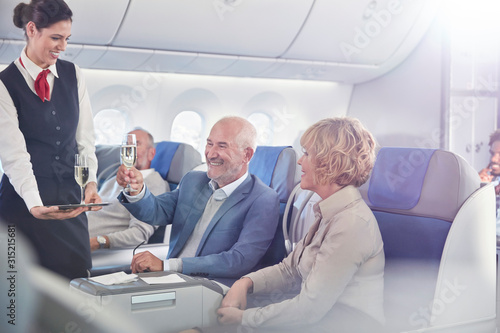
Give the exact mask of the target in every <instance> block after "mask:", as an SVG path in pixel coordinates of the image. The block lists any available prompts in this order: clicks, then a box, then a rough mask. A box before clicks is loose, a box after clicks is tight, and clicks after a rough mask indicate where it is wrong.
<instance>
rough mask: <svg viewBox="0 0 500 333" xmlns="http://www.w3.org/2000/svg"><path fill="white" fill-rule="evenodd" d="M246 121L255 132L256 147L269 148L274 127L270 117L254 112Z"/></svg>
mask: <svg viewBox="0 0 500 333" xmlns="http://www.w3.org/2000/svg"><path fill="white" fill-rule="evenodd" d="M248 121H249V122H251V123H252V125H254V126H255V129H256V130H257V145H258V146H271V145H272V144H273V139H274V131H273V129H274V126H273V120H272V119H271V117H270V116H269V115H268V114H266V113H264V112H254V113H252V114H251V115H250V116H248Z"/></svg>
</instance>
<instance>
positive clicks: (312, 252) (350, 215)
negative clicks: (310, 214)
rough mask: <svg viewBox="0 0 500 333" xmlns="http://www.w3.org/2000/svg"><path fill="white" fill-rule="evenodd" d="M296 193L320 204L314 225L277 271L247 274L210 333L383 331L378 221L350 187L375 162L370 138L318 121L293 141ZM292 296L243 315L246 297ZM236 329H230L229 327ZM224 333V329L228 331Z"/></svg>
mask: <svg viewBox="0 0 500 333" xmlns="http://www.w3.org/2000/svg"><path fill="white" fill-rule="evenodd" d="M300 144H301V146H302V147H303V150H304V155H303V156H302V157H301V158H300V159H299V161H298V164H299V165H301V167H302V178H301V183H300V184H301V188H302V189H306V190H311V191H314V192H316V193H317V194H318V195H319V196H320V197H321V199H322V200H321V201H319V202H318V203H317V204H316V205H315V207H314V211H315V215H316V220H315V222H314V223H313V224H312V226H311V228H310V229H309V231H308V233H307V235H306V236H305V237H304V238H303V239H302V240H301V241H300V242H299V243H298V244H297V246H296V247H295V249H294V250H293V252H292V253H291V254H290V255H289V256H288V257H287V258H285V259H284V260H283V261H282V262H281V263H279V264H277V265H274V266H271V267H267V268H264V269H261V270H259V271H257V272H254V273H250V274H248V275H246V276H244V277H243V278H241V279H240V280H238V281H237V282H236V283H234V285H233V286H232V287H231V289H230V290H229V292H228V294H227V295H226V297H225V298H224V300H223V302H222V305H221V307H220V309H219V310H218V315H219V322H220V324H222V325H229V326H227V327H218V328H217V329H216V330H215V331H218V332H222V331H226V330H227V331H229V330H236V331H241V330H242V329H243V330H245V329H247V330H248V331H251V332H265V331H268V330H269V331H271V330H272V331H276V330H283V331H287V332H290V331H297V332H368V331H369V332H374V331H377V329H381V328H382V327H383V323H384V312H383V284H384V280H383V274H384V263H385V257H384V250H383V243H382V238H381V235H380V231H379V228H378V225H377V221H376V220H375V217H374V216H373V214H372V212H371V211H370V209H369V208H368V206H367V205H366V204H365V202H364V201H363V200H362V198H361V195H360V193H359V191H358V189H357V187H359V186H361V185H362V184H363V183H365V182H366V180H367V179H368V177H369V174H370V171H371V169H372V167H373V163H374V159H375V152H374V150H375V141H374V139H373V137H372V135H371V134H370V133H369V132H368V131H367V130H366V129H365V128H364V127H363V126H362V124H361V123H360V122H359V121H358V120H356V119H353V118H331V119H324V120H321V121H319V122H317V123H316V124H314V125H312V126H311V127H310V128H309V129H307V131H306V132H305V133H304V135H303V136H302V138H301V140H300ZM293 290H300V292H299V293H298V295H297V296H295V297H293V298H291V299H287V300H284V301H282V302H280V303H274V304H270V305H267V306H263V307H254V308H249V309H246V307H247V294H249V293H254V294H258V293H267V294H275V295H277V294H280V293H287V292H290V291H293ZM235 326H236V327H235ZM229 328H230V329H229Z"/></svg>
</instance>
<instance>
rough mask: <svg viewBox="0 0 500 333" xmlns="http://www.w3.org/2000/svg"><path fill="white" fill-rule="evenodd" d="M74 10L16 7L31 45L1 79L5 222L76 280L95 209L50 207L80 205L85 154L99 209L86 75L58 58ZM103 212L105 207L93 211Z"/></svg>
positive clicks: (0, 207)
mask: <svg viewBox="0 0 500 333" xmlns="http://www.w3.org/2000/svg"><path fill="white" fill-rule="evenodd" d="M71 17H72V12H71V9H70V8H69V7H68V5H67V4H66V3H65V2H64V1H63V0H32V1H31V2H30V3H29V4H26V3H20V4H18V5H17V6H16V7H15V9H14V17H13V19H14V24H15V25H16V26H17V27H19V28H22V29H23V30H24V32H25V36H26V40H27V44H26V46H25V48H24V49H23V50H22V52H21V55H20V57H19V58H17V59H15V60H14V62H13V63H11V64H10V65H9V66H8V67H7V68H6V69H5V70H4V71H2V72H1V73H0V128H1V129H2V131H1V132H0V160H1V162H2V166H3V168H4V171H5V174H4V175H3V178H2V181H1V183H0V219H1V220H2V221H3V222H5V223H7V224H9V225H15V226H16V231H19V232H20V233H22V234H24V235H25V236H26V237H27V238H28V239H29V241H30V243H31V244H32V245H33V248H34V251H35V253H36V254H37V255H38V259H39V263H40V264H41V265H42V266H44V267H46V268H48V269H50V270H52V271H54V272H56V273H58V274H60V275H62V276H64V277H66V278H69V279H73V278H76V277H83V276H87V270H88V269H89V268H90V267H91V257H90V246H89V234H88V227H87V218H86V216H85V214H82V212H84V211H85V210H88V208H86V207H85V208H84V207H80V208H76V209H71V210H60V209H59V207H57V206H52V207H48V206H49V205H61V204H74V203H79V201H80V187H79V185H78V184H77V183H76V181H75V178H74V160H75V154H77V153H79V154H82V155H86V156H87V158H88V164H89V182H88V184H87V185H86V188H85V202H86V203H90V202H94V203H99V202H101V199H100V197H99V196H98V194H97V185H96V170H97V158H96V156H95V144H94V129H93V120H92V110H91V108H90V101H89V96H88V93H87V90H86V85H85V82H84V81H83V78H82V74H81V71H80V69H79V68H78V67H77V66H75V65H74V64H72V63H69V62H67V61H63V60H58V58H59V56H60V54H61V52H63V51H64V50H65V48H66V45H67V43H68V39H69V37H70V35H71V25H72V19H71ZM92 209H93V210H97V209H99V208H92Z"/></svg>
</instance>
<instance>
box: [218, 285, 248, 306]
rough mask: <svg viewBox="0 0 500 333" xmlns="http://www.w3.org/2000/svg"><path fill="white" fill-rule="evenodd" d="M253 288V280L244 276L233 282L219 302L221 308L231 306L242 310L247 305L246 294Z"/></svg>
mask: <svg viewBox="0 0 500 333" xmlns="http://www.w3.org/2000/svg"><path fill="white" fill-rule="evenodd" d="M252 288H253V281H252V279H250V278H247V277H244V278H241V279H239V280H238V281H236V282H235V283H233V285H232V286H231V288H230V289H229V291H228V292H227V294H226V296H224V299H223V300H222V303H221V306H220V307H221V308H226V307H233V308H237V309H241V310H244V309H246V307H247V294H248V291H249V290H250V289H252Z"/></svg>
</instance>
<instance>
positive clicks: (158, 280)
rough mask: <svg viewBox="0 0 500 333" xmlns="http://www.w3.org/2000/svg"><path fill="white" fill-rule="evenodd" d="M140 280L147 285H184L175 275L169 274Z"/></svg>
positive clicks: (182, 280) (181, 279)
mask: <svg viewBox="0 0 500 333" xmlns="http://www.w3.org/2000/svg"><path fill="white" fill-rule="evenodd" d="M141 280H142V281H144V282H146V283H147V284H162V283H184V282H186V281H185V280H184V279H183V278H181V277H180V276H179V275H177V274H169V275H166V276H157V277H141Z"/></svg>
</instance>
